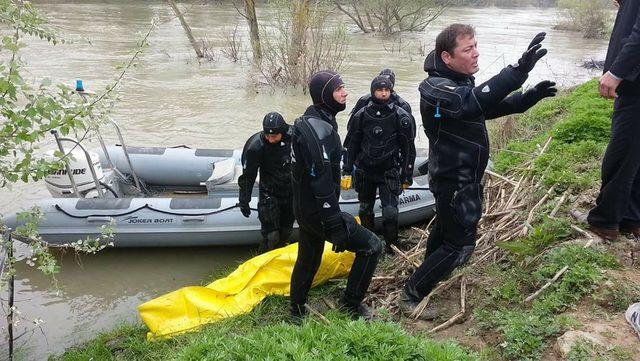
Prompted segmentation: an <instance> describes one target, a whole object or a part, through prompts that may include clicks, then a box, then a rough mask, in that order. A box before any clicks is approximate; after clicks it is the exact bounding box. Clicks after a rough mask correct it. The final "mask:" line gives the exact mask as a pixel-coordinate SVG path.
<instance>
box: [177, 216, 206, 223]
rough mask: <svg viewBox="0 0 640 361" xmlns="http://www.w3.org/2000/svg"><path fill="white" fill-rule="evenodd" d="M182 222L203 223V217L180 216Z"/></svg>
mask: <svg viewBox="0 0 640 361" xmlns="http://www.w3.org/2000/svg"><path fill="white" fill-rule="evenodd" d="M182 221H183V222H204V216H182Z"/></svg>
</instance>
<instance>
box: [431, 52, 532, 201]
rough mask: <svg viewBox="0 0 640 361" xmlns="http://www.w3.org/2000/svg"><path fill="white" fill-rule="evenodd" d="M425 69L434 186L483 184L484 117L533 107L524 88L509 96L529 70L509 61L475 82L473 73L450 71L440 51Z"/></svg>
mask: <svg viewBox="0 0 640 361" xmlns="http://www.w3.org/2000/svg"><path fill="white" fill-rule="evenodd" d="M424 70H425V71H426V72H427V73H428V74H429V77H428V78H427V79H425V80H424V81H423V82H422V83H420V86H419V91H420V114H421V115H422V123H423V125H424V131H425V133H426V134H427V137H428V138H429V175H430V176H431V180H432V182H431V183H432V185H431V186H432V187H433V188H437V187H438V183H440V182H443V181H444V182H452V183H457V184H459V185H465V184H469V183H479V182H480V180H481V179H482V176H483V174H484V171H485V168H486V166H487V162H488V160H489V137H488V134H487V128H486V125H485V120H486V119H492V118H497V117H500V116H503V115H507V114H512V113H520V112H524V111H525V110H527V109H528V108H529V107H531V106H533V104H526V103H525V102H524V101H523V98H522V93H520V92H516V93H514V94H512V95H509V94H511V93H512V92H513V91H515V90H516V89H518V88H520V87H521V86H522V84H523V83H524V81H525V80H526V79H527V74H526V73H522V72H520V71H518V70H516V69H514V68H512V67H510V66H509V67H506V68H504V69H503V70H502V71H501V72H500V73H499V74H498V75H496V76H494V77H493V78H491V79H489V80H488V81H486V82H484V83H482V84H480V85H479V86H476V85H475V79H474V77H473V76H467V75H463V74H459V73H456V72H454V71H452V70H450V69H449V68H448V67H447V66H446V65H445V64H444V62H443V61H442V59H441V58H440V57H439V56H435V52H431V54H429V55H428V56H427V58H426V59H425V64H424ZM437 114H439V115H440V116H439V117H438V116H437ZM434 191H437V189H434Z"/></svg>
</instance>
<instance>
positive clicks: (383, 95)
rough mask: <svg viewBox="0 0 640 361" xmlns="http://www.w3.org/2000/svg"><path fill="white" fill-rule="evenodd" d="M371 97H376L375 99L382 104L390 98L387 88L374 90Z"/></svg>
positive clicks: (389, 91)
mask: <svg viewBox="0 0 640 361" xmlns="http://www.w3.org/2000/svg"><path fill="white" fill-rule="evenodd" d="M373 96H374V97H376V99H378V100H381V101H383V102H384V101H387V100H389V97H390V96H391V90H390V89H389V88H380V89H376V90H374V91H373Z"/></svg>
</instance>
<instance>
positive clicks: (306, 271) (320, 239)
mask: <svg viewBox="0 0 640 361" xmlns="http://www.w3.org/2000/svg"><path fill="white" fill-rule="evenodd" d="M343 219H345V223H346V225H347V229H348V231H349V244H348V246H347V250H349V251H351V252H355V254H356V258H355V260H354V262H353V265H352V266H351V272H349V278H348V279H347V288H346V289H345V292H344V296H343V299H344V301H345V303H347V304H349V305H352V306H357V305H359V304H360V303H361V302H362V300H363V299H364V296H365V293H366V292H367V289H368V288H369V284H370V283H371V278H372V277H373V273H374V271H375V269H376V266H377V265H378V258H379V257H380V253H381V251H382V242H381V241H380V239H379V238H378V237H377V236H376V235H375V234H374V233H373V232H371V231H370V230H368V229H366V228H364V227H363V226H361V225H359V224H357V223H356V222H355V219H354V218H353V217H352V216H351V215H348V214H346V213H343ZM298 224H299V225H300V239H299V241H298V258H297V260H296V264H295V266H294V267H293V273H292V274H291V304H292V306H293V307H297V306H302V305H304V304H305V303H306V302H307V296H308V294H309V290H310V289H311V284H312V282H313V278H314V277H315V275H316V273H317V272H318V268H319V267H320V261H321V260H322V252H323V250H324V241H325V240H328V241H329V242H331V240H330V239H328V238H327V237H325V235H324V233H323V231H322V225H321V224H320V219H319V217H317V216H316V217H304V216H303V217H299V218H298Z"/></svg>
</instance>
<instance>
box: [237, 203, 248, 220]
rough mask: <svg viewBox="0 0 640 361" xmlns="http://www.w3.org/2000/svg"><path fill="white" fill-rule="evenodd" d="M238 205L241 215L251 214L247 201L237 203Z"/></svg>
mask: <svg viewBox="0 0 640 361" xmlns="http://www.w3.org/2000/svg"><path fill="white" fill-rule="evenodd" d="M238 206H239V207H240V212H242V215H243V216H245V217H247V218H249V216H250V215H251V208H249V203H238Z"/></svg>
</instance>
